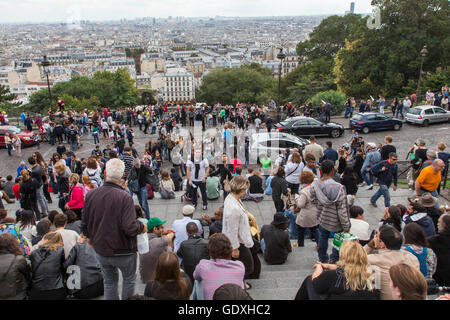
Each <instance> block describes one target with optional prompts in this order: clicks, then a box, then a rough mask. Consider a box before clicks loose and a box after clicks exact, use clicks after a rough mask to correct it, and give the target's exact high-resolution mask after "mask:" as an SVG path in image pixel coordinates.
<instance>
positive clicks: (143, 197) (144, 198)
mask: <svg viewBox="0 0 450 320" xmlns="http://www.w3.org/2000/svg"><path fill="white" fill-rule="evenodd" d="M137 197H138V201H139V204H140V205H141V208H142V210H144V212H145V218H147V220H148V219H150V209H149V208H148V192H147V187H146V186H143V187H141V188H139V192H138V193H137Z"/></svg>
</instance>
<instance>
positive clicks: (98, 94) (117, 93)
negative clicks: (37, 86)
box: [27, 68, 141, 112]
mask: <svg viewBox="0 0 450 320" xmlns="http://www.w3.org/2000/svg"><path fill="white" fill-rule="evenodd" d="M134 84H135V81H134V80H133V79H131V77H130V74H129V73H128V71H127V70H126V69H124V68H119V69H118V70H117V71H115V72H108V71H98V72H96V73H95V74H94V76H93V77H92V78H89V77H86V76H76V77H73V78H72V79H70V80H69V81H66V82H58V83H56V84H55V85H54V86H53V88H52V97H53V101H52V105H53V108H54V109H55V108H56V101H57V100H58V99H63V100H64V101H65V102H66V106H70V107H73V108H74V109H75V110H81V109H84V108H87V109H95V108H96V107H98V106H99V105H102V106H104V107H109V108H119V107H131V106H135V105H137V104H139V102H140V101H141V100H140V96H139V94H138V91H137V89H136V88H135V86H134ZM49 106H50V102H49V97H48V91H47V89H41V90H39V91H37V92H35V93H33V94H32V95H31V97H30V103H29V104H28V105H27V108H28V109H29V110H30V111H34V112H43V111H44V110H46V109H48V108H49Z"/></svg>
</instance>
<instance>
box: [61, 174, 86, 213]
mask: <svg viewBox="0 0 450 320" xmlns="http://www.w3.org/2000/svg"><path fill="white" fill-rule="evenodd" d="M79 180H80V176H79V175H78V174H76V173H72V174H71V175H70V176H69V183H70V187H69V195H68V200H69V201H68V202H67V204H66V206H65V208H66V209H70V210H72V211H73V212H75V214H76V215H77V217H78V219H79V220H81V214H82V210H83V207H84V191H83V187H82V186H80V185H79V184H78V181H79Z"/></svg>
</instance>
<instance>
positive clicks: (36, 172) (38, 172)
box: [30, 164, 45, 187]
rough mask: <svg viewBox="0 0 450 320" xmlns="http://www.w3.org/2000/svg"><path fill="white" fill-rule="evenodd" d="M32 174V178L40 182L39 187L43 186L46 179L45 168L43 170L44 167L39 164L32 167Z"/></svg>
mask: <svg viewBox="0 0 450 320" xmlns="http://www.w3.org/2000/svg"><path fill="white" fill-rule="evenodd" d="M30 176H31V177H32V178H34V179H36V182H37V183H38V187H41V186H42V184H43V183H44V181H45V173H44V170H42V167H41V166H40V165H38V164H37V165H36V166H34V167H33V168H32V169H31V174H30Z"/></svg>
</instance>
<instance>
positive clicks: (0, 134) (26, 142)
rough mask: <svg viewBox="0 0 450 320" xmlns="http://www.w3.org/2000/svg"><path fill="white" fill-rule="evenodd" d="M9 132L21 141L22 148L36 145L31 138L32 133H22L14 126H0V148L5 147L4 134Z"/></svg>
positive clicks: (22, 131)
mask: <svg viewBox="0 0 450 320" xmlns="http://www.w3.org/2000/svg"><path fill="white" fill-rule="evenodd" d="M6 132H9V133H10V134H11V139H12V135H15V134H17V136H18V137H19V138H20V140H21V141H22V147H28V146H32V145H34V144H35V143H36V141H35V140H34V138H33V132H32V131H24V130H22V129H20V128H18V127H16V126H0V147H6V144H5V133H6Z"/></svg>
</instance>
